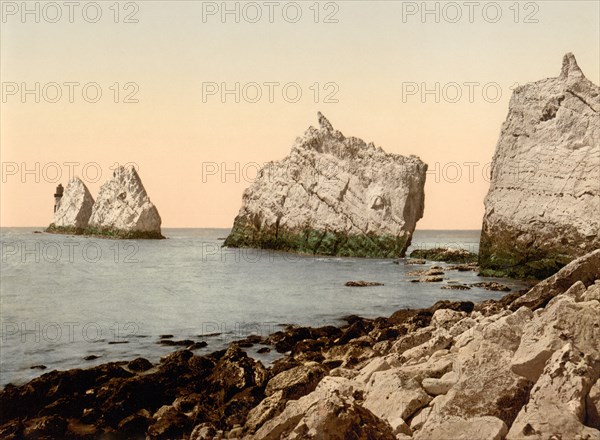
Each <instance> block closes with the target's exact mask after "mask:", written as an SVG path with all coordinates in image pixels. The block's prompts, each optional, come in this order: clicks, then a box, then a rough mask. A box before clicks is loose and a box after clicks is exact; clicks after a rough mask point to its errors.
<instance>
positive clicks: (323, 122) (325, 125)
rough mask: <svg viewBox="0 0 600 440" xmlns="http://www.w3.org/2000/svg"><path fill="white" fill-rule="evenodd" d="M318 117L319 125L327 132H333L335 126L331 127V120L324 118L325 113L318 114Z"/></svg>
mask: <svg viewBox="0 0 600 440" xmlns="http://www.w3.org/2000/svg"><path fill="white" fill-rule="evenodd" d="M317 117H318V118H319V125H320V126H321V128H322V129H324V130H327V131H333V125H331V122H329V120H328V119H327V118H326V117H325V116H323V113H321V112H317Z"/></svg>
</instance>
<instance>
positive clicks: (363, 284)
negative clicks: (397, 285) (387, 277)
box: [344, 281, 384, 287]
mask: <svg viewBox="0 0 600 440" xmlns="http://www.w3.org/2000/svg"><path fill="white" fill-rule="evenodd" d="M344 285H345V286H346V287H369V286H383V285H384V284H383V283H378V282H376V281H347V282H346V284H344Z"/></svg>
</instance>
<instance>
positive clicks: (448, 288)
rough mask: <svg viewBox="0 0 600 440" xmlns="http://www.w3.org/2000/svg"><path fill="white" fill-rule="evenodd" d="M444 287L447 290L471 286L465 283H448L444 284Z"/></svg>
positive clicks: (465, 288) (466, 288) (464, 288)
mask: <svg viewBox="0 0 600 440" xmlns="http://www.w3.org/2000/svg"><path fill="white" fill-rule="evenodd" d="M442 289H445V290H470V289H471V288H470V287H469V286H465V285H464V284H446V285H445V286H442Z"/></svg>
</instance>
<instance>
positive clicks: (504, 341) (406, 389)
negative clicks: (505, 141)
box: [0, 250, 600, 440]
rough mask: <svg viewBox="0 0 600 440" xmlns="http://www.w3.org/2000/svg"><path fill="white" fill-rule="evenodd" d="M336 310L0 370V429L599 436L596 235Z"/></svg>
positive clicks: (163, 435)
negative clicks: (147, 354) (57, 365)
mask: <svg viewBox="0 0 600 440" xmlns="http://www.w3.org/2000/svg"><path fill="white" fill-rule="evenodd" d="M346 321H347V324H346V325H344V326H341V327H335V326H325V327H319V328H310V327H293V326H290V327H288V328H285V329H284V330H282V331H278V332H275V333H273V334H271V335H269V336H268V337H267V338H262V337H260V336H257V335H252V336H250V337H248V338H247V339H245V340H242V341H236V342H234V343H231V344H230V346H229V347H228V348H227V349H226V350H221V351H217V352H214V353H211V354H208V355H204V356H199V355H195V354H194V353H193V352H192V351H191V350H188V349H183V350H179V351H176V352H174V353H172V354H170V355H168V356H165V357H164V358H162V359H161V361H160V362H159V363H157V364H155V365H153V364H152V363H150V362H149V361H147V360H145V359H143V358H138V359H135V360H132V361H129V362H127V361H124V362H110V363H107V364H103V365H100V366H97V367H93V368H89V369H73V370H68V371H51V372H49V373H46V374H44V375H43V376H41V377H38V378H36V379H34V380H32V381H30V382H29V383H27V384H25V385H22V386H18V387H17V386H13V385H8V386H6V387H5V388H4V389H3V390H2V391H0V405H1V406H2V408H3V409H2V412H1V414H0V437H1V438H3V439H19V438H37V439H44V438H47V439H50V438H71V439H93V438H106V439H109V438H110V439H120V438H151V439H172V438H186V439H187V438H189V439H194V440H199V439H220V438H240V439H241V438H245V439H280V438H281V439H293V438H294V439H297V438H302V439H304V438H306V439H311V438H314V439H317V438H328V439H346V438H354V439H408V438H414V439H417V440H423V439H435V440H439V439H445V438H457V437H458V436H459V435H462V436H467V437H468V438H470V439H521V438H526V439H547V438H551V436H552V435H556V436H558V437H556V438H563V439H566V438H582V439H598V438H600V431H599V430H598V429H600V417H599V416H598V414H599V413H600V382H599V376H600V347H599V346H598V344H597V341H598V340H600V250H597V251H594V252H592V253H590V254H587V255H585V256H584V257H581V258H579V259H577V260H575V261H573V262H571V263H570V264H568V265H567V266H565V267H564V268H563V269H562V270H561V271H559V272H558V273H557V274H555V275H554V276H552V277H550V278H548V279H546V280H544V281H542V282H540V283H538V284H537V285H536V286H534V287H533V288H532V289H530V290H529V291H522V292H511V293H509V294H508V295H506V296H504V297H503V298H501V299H499V300H487V301H483V302H481V303H477V304H474V303H473V302H469V301H438V302H437V303H435V304H434V305H433V306H431V307H429V308H426V309H414V310H399V311H397V312H395V313H394V314H392V315H391V316H390V317H388V318H376V319H365V318H361V317H358V316H349V317H347V318H346ZM166 336H167V335H165V339H168V338H166ZM169 336H170V335H169ZM252 344H262V345H264V347H263V348H264V349H265V350H267V349H273V350H276V351H277V352H279V353H282V354H284V356H283V357H282V358H280V359H278V360H276V361H275V362H274V363H273V364H272V366H270V367H269V368H266V367H265V366H264V365H263V364H262V363H261V362H260V361H257V360H255V359H253V358H251V357H250V356H248V355H247V354H246V353H245V352H244V351H243V350H242V347H248V346H250V345H252ZM560 436H562V437H560ZM577 436H580V437H577ZM465 438H466V437H465Z"/></svg>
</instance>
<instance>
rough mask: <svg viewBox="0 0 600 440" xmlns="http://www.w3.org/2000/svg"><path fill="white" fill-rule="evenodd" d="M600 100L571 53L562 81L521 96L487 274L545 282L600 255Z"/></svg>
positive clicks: (504, 159)
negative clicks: (589, 255)
mask: <svg viewBox="0 0 600 440" xmlns="http://www.w3.org/2000/svg"><path fill="white" fill-rule="evenodd" d="M599 94H600V88H599V87H598V86H597V85H595V84H593V83H592V82H591V81H589V80H588V79H587V78H586V77H585V76H584V74H583V72H582V71H581V69H580V68H579V66H578V65H577V61H576V60H575V57H574V56H573V55H572V54H570V53H569V54H566V55H565V56H564V58H563V65H562V71H561V73H560V75H559V76H558V77H556V78H549V79H544V80H540V81H537V82H535V83H530V84H525V85H523V86H520V87H517V88H516V89H515V90H514V93H513V96H512V98H511V101H510V106H509V111H508V116H507V118H506V121H505V122H504V124H503V126H502V131H501V133H500V138H499V140H498V144H497V146H496V152H495V154H494V158H493V161H492V169H491V183H490V189H489V192H488V194H487V196H486V199H485V215H484V218H483V226H482V233H481V242H480V246H479V265H480V267H481V274H482V275H485V276H501V277H514V278H534V279H544V278H546V277H548V276H550V275H552V274H554V273H556V272H557V271H558V270H559V269H560V268H561V267H563V266H564V265H565V264H567V263H569V262H570V261H572V260H573V259H575V258H577V257H580V256H582V255H584V254H586V253H588V252H590V251H593V250H594V249H598V248H600V179H599V177H598V163H599V162H600V150H599V149H598V144H599V143H600V103H599V101H598V95H599Z"/></svg>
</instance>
